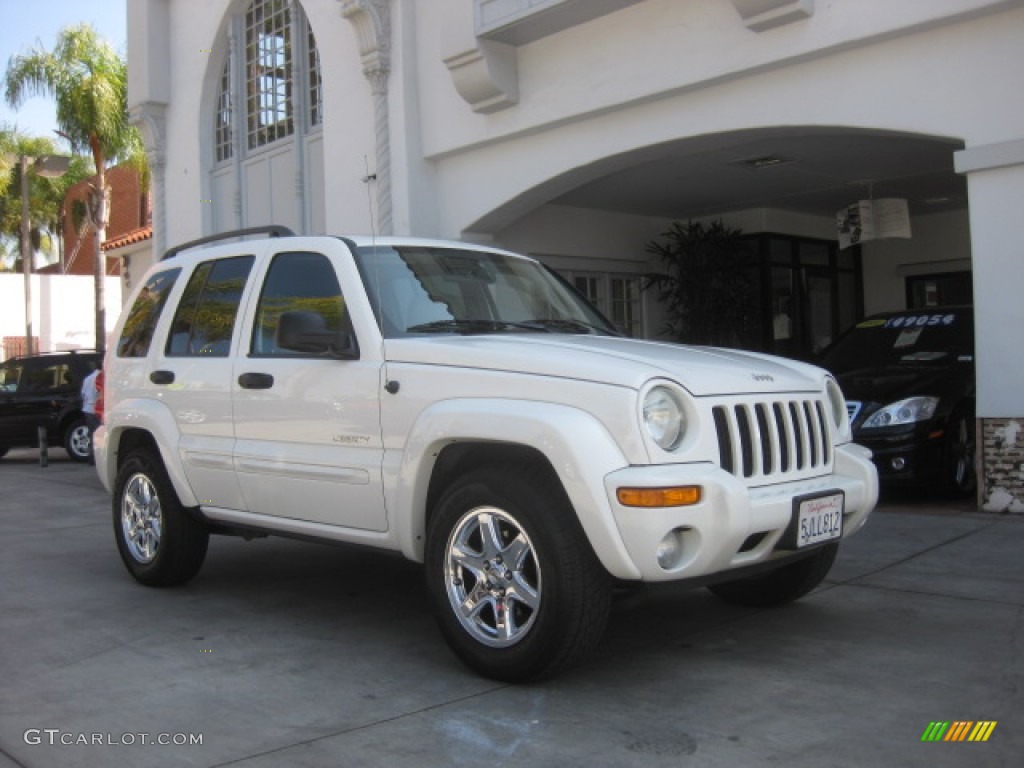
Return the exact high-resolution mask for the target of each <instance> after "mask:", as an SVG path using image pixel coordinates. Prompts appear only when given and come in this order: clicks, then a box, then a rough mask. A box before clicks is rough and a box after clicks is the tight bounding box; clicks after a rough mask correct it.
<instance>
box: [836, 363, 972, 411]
mask: <svg viewBox="0 0 1024 768" xmlns="http://www.w3.org/2000/svg"><path fill="white" fill-rule="evenodd" d="M955 376H956V372H955V371H954V370H953V369H951V368H950V367H948V366H943V367H935V366H909V365H890V366H883V367H876V368H860V369H857V370H854V371H847V372H846V373H843V374H840V375H838V376H837V377H836V378H837V379H838V381H839V386H840V387H841V388H842V390H843V395H844V396H845V397H846V399H848V400H859V401H861V402H864V403H872V402H874V403H883V404H886V403H894V402H896V401H897V400H902V399H904V398H906V397H916V396H919V395H941V394H943V393H944V392H945V391H946V390H947V389H948V388H949V386H950V379H952V378H955Z"/></svg>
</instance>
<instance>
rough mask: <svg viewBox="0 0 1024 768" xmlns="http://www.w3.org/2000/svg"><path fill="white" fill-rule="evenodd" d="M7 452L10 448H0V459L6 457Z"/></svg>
mask: <svg viewBox="0 0 1024 768" xmlns="http://www.w3.org/2000/svg"><path fill="white" fill-rule="evenodd" d="M9 450H10V448H0V459H2V458H3V457H4V456H6V455H7V451H9Z"/></svg>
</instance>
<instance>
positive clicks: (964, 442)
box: [943, 406, 978, 498]
mask: <svg viewBox="0 0 1024 768" xmlns="http://www.w3.org/2000/svg"><path fill="white" fill-rule="evenodd" d="M976 445H977V444H976V442H975V421H974V409H973V408H971V407H969V406H962V407H960V408H957V409H956V410H955V411H954V412H953V415H952V416H950V419H949V423H948V424H947V425H946V445H945V455H944V461H943V467H944V474H945V478H944V479H945V486H946V490H947V492H948V494H949V495H950V496H953V497H955V498H959V497H964V496H970V495H971V494H972V493H974V491H975V489H976V488H977V486H978V475H977V472H976V471H975V466H974V457H975V451H976Z"/></svg>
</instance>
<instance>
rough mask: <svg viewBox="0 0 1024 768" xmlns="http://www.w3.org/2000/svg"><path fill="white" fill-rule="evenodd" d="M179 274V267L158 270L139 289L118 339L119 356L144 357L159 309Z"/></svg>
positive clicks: (151, 338) (165, 301)
mask: <svg viewBox="0 0 1024 768" xmlns="http://www.w3.org/2000/svg"><path fill="white" fill-rule="evenodd" d="M180 274H181V269H180V268H178V267H176V268H174V269H168V270H166V271H164V272H158V273H157V274H155V275H153V276H152V277H151V278H149V281H148V282H147V283H146V284H145V286H143V288H142V290H141V291H139V295H138V296H137V297H136V298H135V303H134V304H132V309H131V312H129V313H128V319H127V320H125V322H124V329H123V330H122V331H121V338H120V340H118V342H117V356H118V357H145V356H146V355H147V354H149V343H150V342H151V341H152V340H153V331H154V329H155V328H156V323H157V321H158V320H159V319H160V312H161V311H162V310H163V308H164V304H166V303H167V297H168V295H169V294H170V292H171V288H173V287H174V282H175V281H176V280H177V279H178V275H180Z"/></svg>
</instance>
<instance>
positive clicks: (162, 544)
mask: <svg viewBox="0 0 1024 768" xmlns="http://www.w3.org/2000/svg"><path fill="white" fill-rule="evenodd" d="M113 513H114V538H115V539H116V541H117V549H118V552H119V553H120V555H121V560H122V561H124V564H125V567H127V568H128V571H129V572H130V573H131V574H132V576H134V577H135V578H136V580H138V581H139V582H141V583H143V584H146V585H147V586H151V587H170V586H174V585H177V584H183V583H185V582H186V581H188V580H189V579H191V578H192V577H193V576H195V575H196V574H197V573H198V572H199V569H200V568H201V567H202V565H203V560H204V559H205V558H206V548H207V545H208V544H209V541H210V535H209V532H208V531H207V529H206V526H205V525H203V524H202V522H200V521H199V520H197V519H196V518H194V517H192V515H190V514H189V512H188V510H187V509H186V508H185V507H183V506H182V504H181V502H180V501H179V500H178V495H177V494H176V493H175V492H174V488H173V486H172V485H171V482H170V480H169V479H168V477H167V471H166V470H165V469H164V465H163V464H162V463H161V461H160V459H159V458H158V457H157V456H155V455H153V454H152V453H150V452H149V451H139V452H136V453H132V454H129V456H128V457H127V458H126V459H125V461H124V463H123V464H122V465H121V468H120V470H119V471H118V473H117V480H116V481H115V484H114V503H113Z"/></svg>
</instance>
